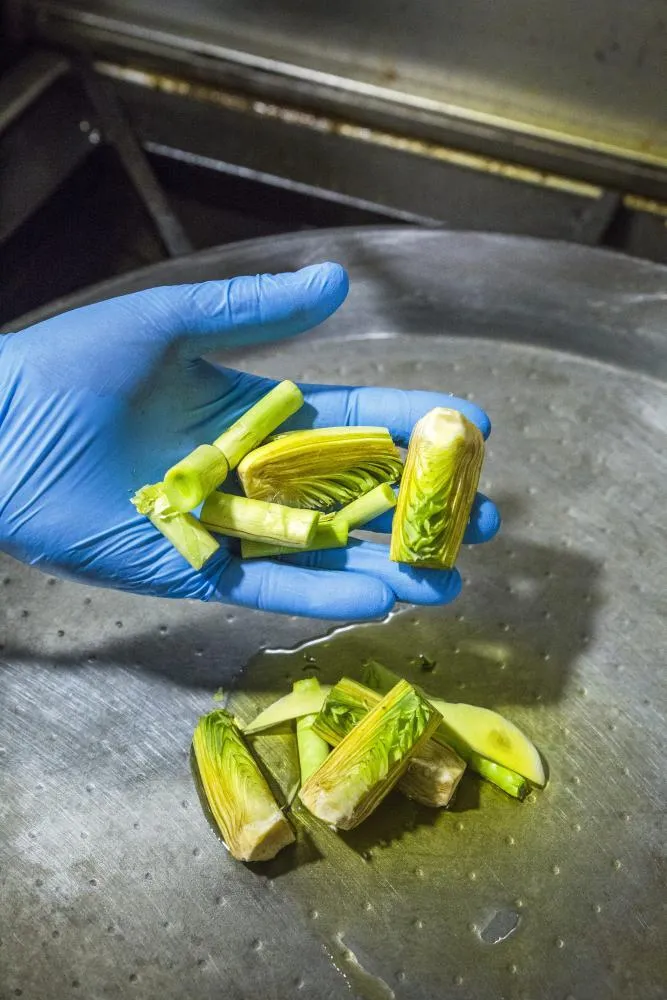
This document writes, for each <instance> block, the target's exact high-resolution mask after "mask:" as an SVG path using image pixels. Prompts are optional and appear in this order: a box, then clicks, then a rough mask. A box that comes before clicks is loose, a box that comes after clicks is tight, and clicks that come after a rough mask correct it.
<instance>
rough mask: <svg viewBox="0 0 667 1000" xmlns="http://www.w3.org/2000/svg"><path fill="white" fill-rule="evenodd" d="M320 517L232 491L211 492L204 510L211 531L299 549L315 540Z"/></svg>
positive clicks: (205, 523)
mask: <svg viewBox="0 0 667 1000" xmlns="http://www.w3.org/2000/svg"><path fill="white" fill-rule="evenodd" d="M319 520H320V515H319V514H318V512H317V511H315V510H295V509H294V507H284V506H283V505H282V504H277V503H266V502H265V501H264V500H249V499H248V498H247V497H237V496H233V495H232V494H230V493H211V495H210V497H209V498H208V500H207V501H206V503H205V504H204V506H203V507H202V511H201V522H202V524H203V525H205V526H206V527H207V528H210V530H211V531H217V532H219V533H220V534H222V535H231V536H232V537H233V538H251V539H254V540H255V541H258V542H270V543H272V544H274V545H275V544H278V545H287V546H290V547H292V548H300V549H304V548H306V546H307V545H309V544H310V543H311V542H312V541H313V538H314V537H315V533H316V531H317V528H318V524H319Z"/></svg>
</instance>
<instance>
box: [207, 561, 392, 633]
mask: <svg viewBox="0 0 667 1000" xmlns="http://www.w3.org/2000/svg"><path fill="white" fill-rule="evenodd" d="M213 598H214V599H215V600H220V601H223V602H231V603H233V604H240V605H242V606H244V607H249V608H257V609H258V610H260V611H273V612H276V613H278V614H286V615H301V616H302V617H305V618H326V619H329V620H331V621H363V620H372V619H376V618H384V616H385V615H386V614H388V612H389V611H391V609H392V607H393V606H394V602H395V600H396V598H395V596H394V594H393V592H392V590H391V589H390V588H389V587H388V586H387V585H386V584H385V583H383V582H382V580H379V579H377V578H374V577H372V576H364V575H363V574H362V573H358V574H356V573H355V574H352V573H351V574H346V575H345V576H344V575H343V574H342V573H327V572H319V571H317V570H314V569H307V568H305V569H302V568H300V567H298V566H285V565H281V564H279V563H277V562H273V561H271V560H267V559H257V560H247V561H245V562H242V561H241V560H240V559H235V558H232V559H230V561H229V563H228V565H227V566H226V567H225V568H224V569H223V571H222V573H221V574H220V575H219V576H218V577H217V580H216V581H215V592H214V594H213Z"/></svg>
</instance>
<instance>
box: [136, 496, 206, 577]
mask: <svg viewBox="0 0 667 1000" xmlns="http://www.w3.org/2000/svg"><path fill="white" fill-rule="evenodd" d="M132 503H133V504H134V506H135V507H136V509H137V511H138V512H139V513H140V514H144V515H145V516H146V517H147V518H148V520H149V521H150V522H151V524H152V525H153V527H155V528H157V529H158V531H161V532H162V534H163V535H164V537H165V538H166V539H168V541H170V542H171V544H172V545H173V546H174V548H175V549H176V550H177V551H178V552H180V554H181V555H182V556H183V558H184V559H186V560H187V562H189V563H190V565H191V566H192V567H193V569H201V568H202V566H203V565H204V563H206V562H208V560H209V559H210V558H211V556H212V555H213V554H214V553H215V552H217V550H218V549H219V548H220V544H219V542H216V540H215V538H214V537H213V536H212V535H211V534H210V533H209V532H208V531H207V530H206V528H205V527H204V525H203V524H200V522H199V521H198V520H197V518H196V517H193V515H192V514H181V513H180V512H179V511H176V510H174V509H173V508H172V507H171V506H170V504H169V500H168V499H167V496H166V493H165V490H164V483H153V484H152V485H149V486H142V487H141V489H140V490H137V492H136V493H135V494H134V496H133V497H132Z"/></svg>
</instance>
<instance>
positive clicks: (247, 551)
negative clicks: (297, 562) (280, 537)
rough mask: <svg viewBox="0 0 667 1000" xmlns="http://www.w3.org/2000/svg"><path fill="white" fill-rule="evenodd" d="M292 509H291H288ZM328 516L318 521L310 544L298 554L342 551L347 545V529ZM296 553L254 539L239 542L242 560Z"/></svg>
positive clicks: (285, 546) (285, 547) (284, 546)
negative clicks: (320, 550)
mask: <svg viewBox="0 0 667 1000" xmlns="http://www.w3.org/2000/svg"><path fill="white" fill-rule="evenodd" d="M290 509H293V508H290ZM325 518H331V515H330V514H324V515H323V516H322V517H321V518H320V521H319V524H318V526H317V531H316V532H315V535H314V537H313V540H312V542H311V543H310V544H309V545H306V546H305V548H301V549H299V550H298V551H299V552H316V551H317V550H318V549H344V548H345V546H346V545H347V536H348V527H347V524H345V523H344V522H342V523H337V522H334V520H333V519H331V520H325ZM295 551H296V549H295V547H294V546H293V545H275V544H274V543H273V542H258V541H256V539H254V538H245V539H243V541H242V542H241V556H242V558H243V559H268V558H270V557H271V556H288V555H290V554H292V555H293V554H294V552H295Z"/></svg>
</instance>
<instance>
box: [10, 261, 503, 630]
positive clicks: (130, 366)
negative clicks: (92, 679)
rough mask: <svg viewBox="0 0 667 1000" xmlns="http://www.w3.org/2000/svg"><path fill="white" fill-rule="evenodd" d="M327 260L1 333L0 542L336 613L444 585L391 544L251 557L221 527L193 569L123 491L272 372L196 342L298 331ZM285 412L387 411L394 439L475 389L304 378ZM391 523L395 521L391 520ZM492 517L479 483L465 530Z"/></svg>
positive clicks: (476, 537)
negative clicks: (262, 373) (229, 359)
mask: <svg viewBox="0 0 667 1000" xmlns="http://www.w3.org/2000/svg"><path fill="white" fill-rule="evenodd" d="M347 287H348V282H347V276H346V274H345V272H344V271H343V270H342V268H341V267H339V266H337V265H335V264H322V265H318V266H315V267H308V268H305V269H304V270H302V271H299V272H297V273H295V274H280V275H275V276H274V275H262V276H260V277H244V278H235V279H233V280H231V281H210V282H205V283H203V284H199V285H178V286H173V287H164V288H153V289H150V290H148V291H144V292H138V293H136V294H133V295H126V296H123V297H120V298H116V299H112V300H110V301H107V302H100V303H97V304H95V305H91V306H86V307H84V308H81V309H77V310H74V311H72V312H69V313H65V314H63V315H60V316H57V317H55V318H53V319H49V320H46V321H45V322H43V323H39V324H37V325H36V326H33V327H31V328H29V329H28V330H25V331H22V332H20V333H14V334H9V335H7V336H5V337H0V549H3V550H5V551H6V552H8V553H10V554H11V555H13V556H14V557H15V558H17V559H20V560H22V561H24V562H27V563H31V564H33V565H36V566H39V567H41V568H43V569H44V570H48V571H49V572H51V573H56V574H59V575H61V576H66V577H70V578H74V579H78V580H81V581H82V582H86V583H90V584H96V585H99V586H108V587H117V588H120V589H122V590H128V591H133V592H135V593H138V594H152V595H155V596H158V597H187V598H199V599H202V600H207V601H208V600H217V601H223V602H227V603H233V604H241V605H245V606H247V607H255V608H260V609H263V610H266V611H278V612H285V613H289V614H298V615H308V616H313V617H318V618H330V619H337V620H341V619H343V620H344V619H364V618H377V617H381V616H383V615H384V614H386V612H388V611H389V610H390V609H391V608H392V606H393V605H394V603H395V601H397V600H400V601H409V602H415V603H424V604H436V603H445V602H447V601H450V600H452V599H453V598H454V597H455V596H456V595H457V593H458V591H459V588H460V579H459V576H458V573H456V572H440V571H434V570H424V571H416V570H413V569H409V568H407V567H404V566H399V565H396V564H394V563H391V562H390V561H389V559H388V556H387V549H386V547H385V546H381V545H374V544H370V543H359V542H355V543H352V544H351V545H350V547H349V548H347V549H345V550H342V551H333V550H331V551H328V552H320V553H311V554H302V555H301V556H298V557H293V558H291V559H290V563H292V564H289V563H287V562H285V561H270V560H257V561H254V560H253V561H249V562H244V563H242V562H241V561H240V560H239V559H238V558H236V557H235V556H233V555H232V554H231V553H230V551H229V550H228V548H227V547H226V545H225V543H224V541H223V544H222V545H221V548H220V549H219V551H218V552H217V553H216V554H215V555H214V556H213V557H212V559H210V560H209V562H208V563H207V564H206V565H205V567H204V569H203V571H201V572H196V571H195V570H193V569H191V567H190V566H189V565H188V564H187V563H186V562H185V560H184V559H183V558H182V557H181V556H180V555H179V554H178V552H177V551H176V550H175V549H173V548H172V546H171V545H170V544H169V542H167V540H166V539H165V538H164V537H163V536H162V535H161V534H160V533H159V532H158V531H157V530H156V529H155V528H154V527H153V526H152V525H151V523H150V522H149V521H148V520H147V519H146V518H145V517H142V516H140V515H139V514H137V513H136V512H135V510H134V508H133V507H132V505H131V504H130V497H131V496H132V495H133V494H134V492H135V490H137V489H138V488H139V487H140V486H142V485H143V484H145V483H150V482H156V481H159V480H160V479H162V477H163V475H164V472H165V470H166V469H168V468H169V467H170V466H171V465H172V464H173V463H174V462H175V461H177V460H178V459H180V458H181V457H182V456H183V455H185V454H186V453H187V452H189V451H190V450H192V449H193V448H195V447H196V446H197V445H199V444H201V443H202V442H208V441H212V440H213V439H214V438H215V437H217V436H218V435H219V434H220V433H221V432H222V431H223V430H224V429H225V428H226V427H228V426H229V425H230V424H231V423H233V421H234V420H236V419H237V418H238V417H239V416H240V414H241V413H242V412H243V411H244V410H246V409H247V408H248V407H249V406H250V405H251V404H252V403H254V402H255V401H256V400H257V399H258V398H259V397H260V396H262V395H263V394H264V393H265V392H266V391H267V390H268V388H270V385H271V384H272V383H270V382H268V381H267V380H265V379H260V378H256V377H254V376H252V375H247V374H244V373H242V372H236V371H231V370H228V369H220V368H218V367H215V366H214V365H212V364H210V363H209V362H207V361H204V360H202V357H201V355H202V354H206V353H209V352H211V351H218V350H220V349H223V348H226V347H232V346H237V345H240V344H251V343H252V344H256V343H260V342H263V341H269V340H276V339H281V338H283V337H292V336H294V335H295V334H298V333H301V332H303V331H305V330H308V329H310V328H311V327H313V326H315V325H316V324H318V323H320V322H322V321H323V320H324V319H326V318H327V317H328V316H329V315H330V314H331V313H332V312H334V311H335V310H336V309H337V308H338V306H339V305H340V304H341V302H342V301H343V300H344V298H345V295H346V294H347ZM304 391H305V396H306V401H307V406H306V407H304V409H303V410H302V411H300V412H299V414H297V415H296V417H295V418H293V419H292V421H291V422H290V426H300V427H303V426H315V427H319V426H327V425H340V424H353V423H355V424H356V423H359V424H374V425H384V426H388V427H389V428H390V429H391V431H392V434H393V435H394V437H395V439H396V441H397V443H399V444H401V445H405V444H406V443H407V440H408V437H409V434H410V430H411V428H412V426H413V424H414V422H415V420H417V419H418V418H419V417H420V416H421V415H422V414H423V413H424V412H425V411H426V410H428V409H430V408H431V407H433V406H435V405H438V404H440V405H441V404H445V405H447V406H455V407H457V408H459V409H461V410H462V411H464V412H465V413H466V414H467V415H468V416H469V417H471V418H472V419H473V420H474V421H475V422H476V423H477V424H478V425H479V427H480V428H481V429H482V430H483V431H484V433H485V434H487V433H488V431H489V422H488V419H487V417H486V416H485V414H484V413H483V412H482V411H481V410H479V409H478V408H477V407H476V406H474V405H473V404H472V403H468V402H465V401H464V400H456V399H452V398H451V397H449V396H440V395H436V394H432V393H424V392H412V393H409V392H400V391H396V390H392V389H346V388H328V387H326V386H306V387H305V388H304ZM385 527H386V519H385ZM497 527H498V515H497V512H496V510H495V508H494V506H493V504H492V503H491V502H490V501H488V500H485V499H484V498H482V497H478V499H477V503H476V505H475V508H474V512H473V516H472V519H471V525H470V528H469V530H468V534H467V537H466V540H467V541H469V542H473V541H484V540H485V539H488V538H490V537H491V536H492V535H493V534H494V533H495V531H496V529H497Z"/></svg>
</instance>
